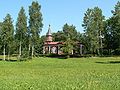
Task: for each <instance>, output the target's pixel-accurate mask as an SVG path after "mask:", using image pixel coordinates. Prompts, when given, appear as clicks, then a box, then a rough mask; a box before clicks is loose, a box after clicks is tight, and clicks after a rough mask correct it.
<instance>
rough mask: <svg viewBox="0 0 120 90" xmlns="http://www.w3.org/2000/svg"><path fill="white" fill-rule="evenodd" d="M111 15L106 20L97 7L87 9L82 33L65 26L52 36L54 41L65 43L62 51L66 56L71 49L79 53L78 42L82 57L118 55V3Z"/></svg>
mask: <svg viewBox="0 0 120 90" xmlns="http://www.w3.org/2000/svg"><path fill="white" fill-rule="evenodd" d="M111 13H112V16H111V17H109V18H108V19H106V18H105V16H104V15H103V13H102V10H101V9H100V8H99V7H94V8H88V9H87V11H86V12H85V13H84V18H83V24H82V27H83V28H84V33H80V32H77V30H76V29H75V26H74V25H68V24H65V25H64V26H63V30H62V31H58V32H57V33H54V34H53V36H54V40H55V41H63V42H65V43H66V45H65V47H63V50H64V52H66V53H68V54H69V53H70V51H71V50H72V49H73V50H76V53H80V49H79V48H80V47H77V43H76V42H80V43H82V44H83V46H84V48H83V49H84V51H83V53H84V55H92V56H106V55H107V56H108V55H110V56H111V55H120V2H119V1H118V2H117V4H116V5H115V7H114V10H112V11H111Z"/></svg>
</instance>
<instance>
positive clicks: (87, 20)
mask: <svg viewBox="0 0 120 90" xmlns="http://www.w3.org/2000/svg"><path fill="white" fill-rule="evenodd" d="M103 20H104V16H103V15H102V10H101V9H100V8H98V7H94V9H88V10H87V11H86V13H85V16H84V19H83V25H82V26H83V27H84V30H85V35H86V40H87V41H89V42H87V43H88V44H87V46H88V49H89V51H90V52H91V53H92V54H94V53H97V54H98V55H99V54H100V48H103V47H102V38H101V36H102V32H103V30H104V23H103Z"/></svg>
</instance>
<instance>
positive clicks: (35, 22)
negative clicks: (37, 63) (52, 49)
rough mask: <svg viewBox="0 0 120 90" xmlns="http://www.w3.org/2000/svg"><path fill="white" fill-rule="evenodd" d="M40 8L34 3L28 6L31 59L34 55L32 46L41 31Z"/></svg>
mask: <svg viewBox="0 0 120 90" xmlns="http://www.w3.org/2000/svg"><path fill="white" fill-rule="evenodd" d="M40 9H41V6H40V5H39V3H38V2H37V1H36V2H35V1H33V2H32V5H31V6H29V15H30V19H29V28H30V32H31V40H32V57H33V55H34V46H35V44H36V42H37V40H38V38H39V35H40V32H41V31H42V27H43V24H42V20H43V19H42V13H41V12H40Z"/></svg>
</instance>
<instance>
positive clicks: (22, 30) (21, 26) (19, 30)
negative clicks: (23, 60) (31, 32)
mask: <svg viewBox="0 0 120 90" xmlns="http://www.w3.org/2000/svg"><path fill="white" fill-rule="evenodd" d="M15 37H16V39H17V40H18V41H19V58H20V57H21V55H22V48H23V47H24V48H25V45H26V38H27V16H26V14H25V10H24V8H23V7H21V10H20V12H19V14H18V18H17V23H16V35H15Z"/></svg>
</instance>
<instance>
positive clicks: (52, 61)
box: [0, 57, 120, 90]
mask: <svg viewBox="0 0 120 90" xmlns="http://www.w3.org/2000/svg"><path fill="white" fill-rule="evenodd" d="M0 90H120V57H105V58H104V57H102V58H99V57H94V58H69V59H60V58H46V57H45V58H42V57H41V58H34V59H33V60H29V61H22V62H19V61H16V62H9V61H0Z"/></svg>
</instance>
